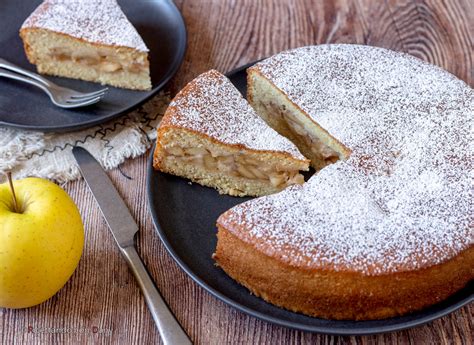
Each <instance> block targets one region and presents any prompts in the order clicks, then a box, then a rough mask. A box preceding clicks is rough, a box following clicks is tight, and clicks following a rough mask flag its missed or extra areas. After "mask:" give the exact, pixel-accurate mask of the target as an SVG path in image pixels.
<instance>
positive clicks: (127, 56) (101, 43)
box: [20, 0, 151, 90]
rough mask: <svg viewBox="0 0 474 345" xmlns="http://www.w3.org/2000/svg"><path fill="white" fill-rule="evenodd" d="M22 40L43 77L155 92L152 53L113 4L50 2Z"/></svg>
mask: <svg viewBox="0 0 474 345" xmlns="http://www.w3.org/2000/svg"><path fill="white" fill-rule="evenodd" d="M20 36H21V38H22V40H23V44H24V48H25V52H26V56H27V57H28V60H29V61H30V62H31V63H32V64H35V65H36V67H37V69H38V72H39V73H42V74H49V75H54V76H60V77H68V78H74V79H81V80H86V81H93V82H97V83H101V84H108V85H112V86H116V87H121V88H127V89H134V90H150V89H151V81H150V64H149V62H148V48H147V47H146V45H145V43H144V42H143V40H142V38H141V37H140V35H139V34H138V32H137V30H135V28H134V27H133V25H132V24H131V23H130V22H129V21H128V19H127V17H126V16H125V14H124V13H123V12H122V10H121V9H120V7H119V5H118V4H117V2H116V1H115V0H94V1H65V0H46V1H44V2H43V3H42V4H41V5H39V6H38V8H36V10H35V11H34V12H33V13H32V14H31V15H30V16H29V17H28V18H27V19H26V21H25V22H24V23H23V25H22V27H21V29H20Z"/></svg>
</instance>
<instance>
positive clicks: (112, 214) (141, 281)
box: [72, 146, 192, 345]
mask: <svg viewBox="0 0 474 345" xmlns="http://www.w3.org/2000/svg"><path fill="white" fill-rule="evenodd" d="M72 153H73V155H74V158H75V159H76V161H77V164H78V165H79V170H80V171H81V173H82V176H83V177H84V180H85V181H86V183H87V185H88V186H89V189H90V191H91V192H92V194H93V195H94V198H95V199H96V201H97V203H98V205H99V208H100V211H101V212H102V215H103V216H104V218H105V220H106V222H107V225H108V226H109V229H110V231H111V232H112V235H113V236H114V238H115V241H116V242H117V245H118V246H119V249H120V251H121V252H122V255H123V256H124V258H125V260H126V261H127V263H128V265H129V267H130V269H131V271H132V272H133V274H134V275H135V278H136V279H137V282H138V285H139V286H140V289H141V290H142V293H143V295H144V297H145V301H146V303H147V305H148V308H149V309H150V312H151V314H152V316H153V319H154V321H155V324H156V326H157V328H158V331H159V333H160V336H161V339H162V340H163V343H164V344H166V345H168V344H169V345H171V344H192V343H191V341H190V340H189V338H188V336H187V335H186V333H185V332H184V330H183V329H182V328H181V326H180V324H179V323H178V321H177V320H176V318H175V317H174V315H173V314H172V313H171V311H170V309H169V308H168V306H167V305H166V302H165V301H164V300H163V298H162V297H161V295H160V293H159V292H158V289H157V288H156V286H155V284H154V283H153V280H152V279H151V276H150V274H149V273H148V271H147V270H146V268H145V265H144V264H143V261H142V260H141V258H140V256H139V255H138V253H137V251H136V249H135V240H134V237H135V234H136V233H137V232H138V226H137V223H136V222H135V220H134V219H133V217H132V215H131V214H130V211H129V209H128V207H127V205H125V202H124V201H123V199H122V198H121V197H120V194H119V193H118V192H117V190H116V189H115V186H114V185H113V183H112V181H111V180H110V178H109V177H108V176H107V174H106V172H105V171H104V169H102V166H101V165H100V164H99V162H97V161H96V160H95V158H94V157H93V156H92V155H91V154H90V153H89V152H88V151H87V150H85V149H84V148H82V147H78V146H76V147H74V148H73V149H72Z"/></svg>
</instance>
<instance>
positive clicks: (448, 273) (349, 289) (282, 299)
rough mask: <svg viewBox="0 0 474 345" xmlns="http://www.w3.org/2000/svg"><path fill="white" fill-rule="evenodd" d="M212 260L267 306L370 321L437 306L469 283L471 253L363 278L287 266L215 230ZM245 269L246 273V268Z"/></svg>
mask: <svg viewBox="0 0 474 345" xmlns="http://www.w3.org/2000/svg"><path fill="white" fill-rule="evenodd" d="M218 230H219V232H218V235H217V238H218V242H217V248H216V253H215V254H214V256H213V257H214V259H215V260H216V261H217V262H218V264H219V266H220V267H221V268H222V269H223V270H224V271H225V272H226V273H227V274H228V275H229V276H231V277H232V278H234V279H235V280H236V281H238V282H239V283H240V284H242V285H243V286H245V287H246V288H248V289H249V290H250V291H251V292H252V293H253V294H255V295H256V296H258V297H261V298H263V299H264V300H266V301H267V302H270V303H272V304H275V305H277V306H279V307H283V308H286V309H288V310H291V311H294V312H300V313H303V314H307V315H310V316H315V317H321V318H326V319H336V320H345V319H350V320H374V319H384V318H389V317H394V316H398V315H403V314H406V313H408V312H413V311H416V310H420V309H423V308H425V307H428V306H430V305H433V304H435V303H438V302H440V301H442V300H444V299H446V298H447V297H449V296H450V295H452V294H453V293H455V292H456V291H458V290H460V289H462V288H463V287H464V286H465V285H466V282H469V281H470V280H471V279H472V276H473V272H472V267H473V265H474V250H472V248H471V249H467V250H464V251H463V252H461V253H459V254H458V255H456V256H455V257H454V258H453V259H451V260H448V261H446V262H444V263H442V264H438V265H434V266H431V267H429V268H426V269H421V270H415V271H408V272H400V273H394V274H386V275H376V276H367V275H365V274H362V273H357V272H350V271H334V270H331V269H326V270H323V269H316V268H314V269H309V268H304V267H301V266H294V265H288V264H286V263H284V262H283V261H282V260H279V259H276V258H275V257H274V256H268V255H265V254H263V252H262V251H261V250H258V249H256V248H255V246H254V245H252V244H250V243H247V242H245V241H242V240H241V239H240V238H239V237H237V236H235V235H234V234H233V233H232V232H230V231H228V230H227V229H226V228H224V227H222V226H220V225H218ZM249 268H251V269H249Z"/></svg>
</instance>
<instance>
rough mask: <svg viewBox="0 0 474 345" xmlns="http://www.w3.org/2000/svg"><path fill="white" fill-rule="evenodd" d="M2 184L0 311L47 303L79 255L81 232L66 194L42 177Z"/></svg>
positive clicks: (78, 218) (81, 239)
mask: <svg viewBox="0 0 474 345" xmlns="http://www.w3.org/2000/svg"><path fill="white" fill-rule="evenodd" d="M13 186H14V192H15V195H16V206H17V207H16V208H17V209H15V204H14V198H13V193H12V190H11V188H10V186H9V184H8V183H4V184H0V307H4V308H26V307H31V306H34V305H36V304H39V303H41V302H44V301H46V300H47V299H49V298H50V297H52V296H53V295H54V294H55V293H56V292H58V291H59V290H60V289H61V288H62V287H63V286H64V284H66V282H67V281H68V280H69V278H70V277H71V275H72V273H73V272H74V270H75V269H76V267H77V265H78V263H79V259H80V258H81V255H82V249H83V245H84V228H83V225H82V221H81V216H80V214H79V211H78V209H77V207H76V205H75V204H74V202H73V201H72V199H71V198H70V197H69V195H68V194H67V193H66V192H65V191H64V190H63V189H61V188H60V187H59V186H57V185H56V184H54V183H52V182H50V181H48V180H44V179H40V178H25V179H23V180H18V181H13Z"/></svg>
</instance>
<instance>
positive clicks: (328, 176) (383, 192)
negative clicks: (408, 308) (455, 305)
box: [218, 45, 474, 274]
mask: <svg viewBox="0 0 474 345" xmlns="http://www.w3.org/2000/svg"><path fill="white" fill-rule="evenodd" d="M257 68H258V69H259V70H260V71H261V72H262V73H263V75H264V76H266V77H267V78H269V79H270V80H271V81H272V82H273V83H274V84H275V85H276V86H277V87H279V88H280V89H281V90H283V91H284V92H286V93H287V94H288V96H289V98H290V99H291V100H292V101H293V102H295V103H297V104H298V105H300V107H301V108H302V109H304V110H305V111H306V112H307V113H308V114H309V115H310V116H311V117H312V118H313V119H314V120H315V121H317V122H318V123H319V124H320V125H322V126H323V127H324V128H326V129H327V130H328V131H329V133H330V134H332V135H333V136H335V137H336V138H337V139H338V140H340V141H341V142H343V143H344V144H345V145H347V146H348V147H349V148H351V150H352V155H351V156H350V157H349V159H348V160H347V161H339V162H338V163H336V164H333V165H330V166H328V167H326V168H324V169H323V170H322V171H320V172H319V173H318V174H317V175H315V176H313V177H312V178H311V179H310V181H309V182H308V183H306V184H305V185H303V186H294V187H290V188H288V189H287V190H285V191H283V192H281V193H279V194H276V195H271V196H268V197H262V198H259V199H254V200H251V201H249V202H247V203H244V204H240V205H238V206H236V207H234V208H232V209H231V210H230V211H228V212H227V213H225V214H224V215H223V216H221V217H220V218H219V220H218V222H219V223H220V224H223V225H224V226H225V227H226V228H227V229H229V230H230V231H232V232H234V233H235V234H237V235H238V236H239V237H240V238H242V239H243V240H245V241H248V242H255V245H256V246H257V247H258V248H260V249H261V250H262V251H264V252H265V253H266V254H268V255H273V256H277V257H279V258H280V259H282V260H284V261H286V262H288V263H290V264H294V265H301V266H303V267H318V268H332V269H335V270H352V271H357V272H362V273H365V274H384V273H390V272H399V271H406V270H413V269H419V268H422V267H428V266H431V265H434V264H437V263H441V262H444V261H446V260H448V259H450V258H452V257H453V256H455V255H456V254H458V253H460V252H461V251H463V250H465V249H467V248H470V247H471V246H472V245H473V244H474V216H473V212H472V211H473V194H474V189H473V177H474V175H473V173H472V172H473V165H474V164H473V162H474V160H473V158H474V144H473V143H474V140H473V139H474V136H473V119H474V91H473V90H472V89H471V88H470V87H469V86H468V85H466V84H465V83H464V82H462V81H460V80H458V79H456V78H455V77H454V76H452V75H451V74H449V73H447V72H445V71H443V70H441V69H440V68H438V67H435V66H432V65H429V64H427V63H424V62H422V61H421V60H418V59H416V58H413V57H411V56H408V55H405V54H400V53H396V52H392V51H388V50H385V49H381V48H373V47H364V46H355V45H323V46H315V47H304V48H300V49H296V50H293V51H289V52H285V53H282V54H279V55H276V56H275V57H272V58H270V59H268V60H266V61H264V62H262V63H260V64H259V65H258V67H257ZM241 225H244V226H243V229H242V228H240V226H241Z"/></svg>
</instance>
